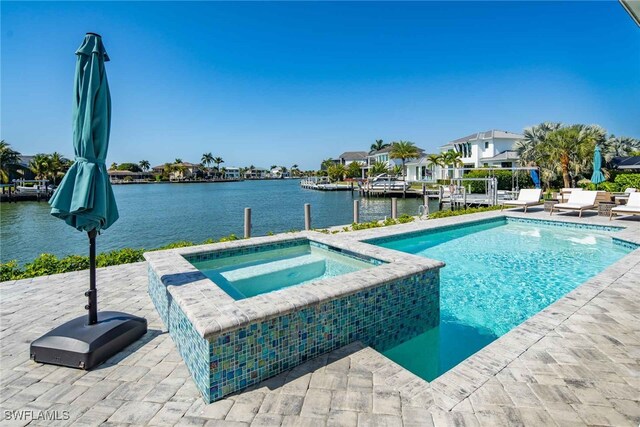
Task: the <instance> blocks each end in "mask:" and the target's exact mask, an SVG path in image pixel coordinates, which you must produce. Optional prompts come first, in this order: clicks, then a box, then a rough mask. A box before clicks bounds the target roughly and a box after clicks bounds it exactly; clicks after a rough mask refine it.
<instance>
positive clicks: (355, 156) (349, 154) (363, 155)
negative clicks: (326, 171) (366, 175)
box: [338, 151, 368, 166]
mask: <svg viewBox="0 0 640 427" xmlns="http://www.w3.org/2000/svg"><path fill="white" fill-rule="evenodd" d="M367 156H368V154H367V152H366V151H345V152H344V153H342V154H340V156H338V161H339V163H340V164H341V165H344V166H348V165H350V164H351V163H353V162H358V163H360V164H366V163H367Z"/></svg>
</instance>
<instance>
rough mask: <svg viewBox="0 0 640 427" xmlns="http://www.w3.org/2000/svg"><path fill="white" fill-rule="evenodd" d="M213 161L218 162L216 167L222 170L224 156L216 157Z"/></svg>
mask: <svg viewBox="0 0 640 427" xmlns="http://www.w3.org/2000/svg"><path fill="white" fill-rule="evenodd" d="M213 163H215V164H216V169H217V170H218V172H220V163H224V160H222V157H214V159H213Z"/></svg>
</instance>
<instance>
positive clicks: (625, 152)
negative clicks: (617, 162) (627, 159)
mask: <svg viewBox="0 0 640 427" xmlns="http://www.w3.org/2000/svg"><path fill="white" fill-rule="evenodd" d="M638 150H640V140H639V139H635V138H629V137H627V136H619V137H616V136H615V135H613V134H611V135H610V136H609V138H607V140H606V141H605V143H604V144H603V154H604V157H605V160H606V161H607V162H609V161H611V159H612V158H614V157H620V156H629V155H631V153H633V152H635V151H638Z"/></svg>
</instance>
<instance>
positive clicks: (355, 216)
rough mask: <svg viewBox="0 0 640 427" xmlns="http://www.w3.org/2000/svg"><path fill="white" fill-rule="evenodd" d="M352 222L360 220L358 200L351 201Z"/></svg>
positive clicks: (355, 222)
mask: <svg viewBox="0 0 640 427" xmlns="http://www.w3.org/2000/svg"><path fill="white" fill-rule="evenodd" d="M353 222H354V224H358V223H359V222H360V200H354V201H353Z"/></svg>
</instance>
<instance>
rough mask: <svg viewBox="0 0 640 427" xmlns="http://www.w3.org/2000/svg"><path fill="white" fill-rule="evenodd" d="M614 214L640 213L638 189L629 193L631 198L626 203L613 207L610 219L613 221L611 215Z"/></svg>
mask: <svg viewBox="0 0 640 427" xmlns="http://www.w3.org/2000/svg"><path fill="white" fill-rule="evenodd" d="M613 214H621V215H640V193H638V192H636V191H633V192H631V193H629V200H628V201H627V204H626V205H620V206H616V207H614V208H611V213H610V214H609V221H611V217H612V216H613Z"/></svg>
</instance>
